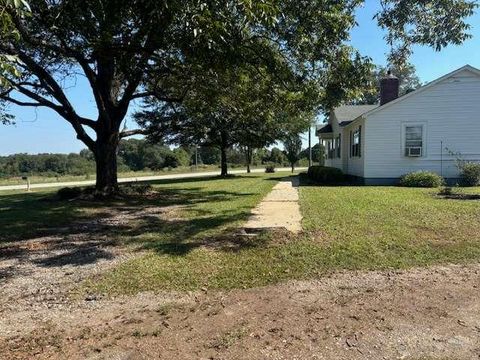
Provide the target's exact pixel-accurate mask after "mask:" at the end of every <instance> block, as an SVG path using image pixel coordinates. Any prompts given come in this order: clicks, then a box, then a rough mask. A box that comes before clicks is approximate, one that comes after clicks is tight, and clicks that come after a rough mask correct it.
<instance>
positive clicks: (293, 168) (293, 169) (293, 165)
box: [291, 162, 295, 173]
mask: <svg viewBox="0 0 480 360" xmlns="http://www.w3.org/2000/svg"><path fill="white" fill-rule="evenodd" d="M291 165H292V173H293V172H294V171H295V163H293V162H292V163H291Z"/></svg>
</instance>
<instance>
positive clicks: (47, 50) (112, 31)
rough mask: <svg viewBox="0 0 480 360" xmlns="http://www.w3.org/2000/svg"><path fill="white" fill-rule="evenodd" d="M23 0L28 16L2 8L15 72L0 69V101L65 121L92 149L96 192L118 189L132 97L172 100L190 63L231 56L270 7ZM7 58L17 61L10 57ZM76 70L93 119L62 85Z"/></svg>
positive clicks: (4, 48) (4, 43)
mask: <svg viewBox="0 0 480 360" xmlns="http://www.w3.org/2000/svg"><path fill="white" fill-rule="evenodd" d="M30 6H31V10H32V13H31V15H30V16H28V17H26V16H22V15H21V14H18V13H17V12H16V11H14V10H13V9H11V8H10V7H6V8H5V14H6V16H7V18H8V21H9V23H10V24H12V25H13V27H14V28H15V30H16V34H10V33H7V32H2V33H0V52H1V53H2V54H5V55H6V56H8V58H6V60H7V63H8V65H10V66H13V67H14V68H15V69H16V70H17V71H16V72H17V74H21V75H20V76H19V77H15V76H12V74H11V72H7V71H2V77H3V78H4V79H5V81H4V82H3V83H2V89H0V98H1V99H3V100H5V101H7V102H10V103H13V104H16V105H18V106H28V107H46V108H49V109H51V110H53V111H55V112H57V113H58V114H59V115H60V116H61V117H62V118H63V119H65V120H66V121H67V122H68V123H70V124H71V126H72V127H73V129H74V130H75V132H76V136H77V138H78V139H79V140H81V141H82V142H84V143H85V145H86V146H87V147H88V148H89V149H90V150H91V151H92V152H93V153H94V155H95V160H96V164H97V180H96V189H97V193H99V194H104V195H108V194H111V193H114V192H116V190H117V160H116V152H117V147H118V144H119V141H120V139H121V138H123V137H126V136H129V135H132V134H135V133H137V132H138V131H136V130H128V131H122V130H121V124H122V122H123V121H124V119H125V116H126V115H127V113H128V110H129V108H130V106H131V104H132V102H133V101H134V100H135V99H141V98H144V97H147V96H149V97H151V96H154V97H156V98H157V99H159V100H162V101H167V102H179V101H181V100H182V96H183V94H184V92H185V91H186V90H187V89H188V87H189V86H190V82H189V76H190V75H189V72H190V71H191V70H192V69H194V68H195V66H196V63H199V62H203V63H208V61H209V57H217V56H218V57H222V56H223V57H225V58H227V57H229V56H231V57H235V56H234V55H233V54H234V50H235V46H234V45H235V44H242V42H241V40H242V39H241V33H240V31H241V29H242V28H244V27H247V28H248V27H251V26H261V25H262V24H264V26H270V25H271V22H272V15H271V14H272V12H273V11H274V8H275V7H274V6H273V5H272V4H271V3H270V1H266V0H265V1H258V2H254V3H252V2H250V1H241V0H238V1H227V2H224V1H221V2H220V1H219V2H217V1H212V2H208V3H202V2H198V1H194V0H191V1H183V0H182V1H179V0H176V1H173V0H171V1H153V0H86V1H76V0H61V1H50V0H32V1H30ZM252 42H253V40H252ZM237 47H238V46H237ZM13 56H15V57H16V59H18V61H16V60H12V61H9V59H13ZM79 74H80V75H82V76H84V77H85V78H86V79H87V81H88V83H89V85H90V88H91V94H90V95H91V97H92V98H93V99H94V101H95V105H96V109H97V112H98V114H97V116H96V117H94V118H87V117H84V116H82V115H80V109H78V108H75V106H74V105H73V102H72V101H71V99H69V97H68V94H67V91H66V89H65V87H66V85H65V84H68V83H69V81H71V80H72V79H74V78H76V77H77V76H78V75H79ZM170 77H175V88H173V87H172V84H171V82H170V80H169V79H170ZM147 83H148V84H149V85H150V86H149V87H148V89H147V88H146V84H147Z"/></svg>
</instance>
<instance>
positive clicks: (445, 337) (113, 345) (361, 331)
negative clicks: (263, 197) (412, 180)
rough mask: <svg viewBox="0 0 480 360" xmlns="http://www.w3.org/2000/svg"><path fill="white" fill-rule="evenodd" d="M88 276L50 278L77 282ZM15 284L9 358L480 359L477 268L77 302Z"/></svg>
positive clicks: (6, 331) (348, 275)
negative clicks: (36, 292) (18, 286)
mask: <svg viewBox="0 0 480 360" xmlns="http://www.w3.org/2000/svg"><path fill="white" fill-rule="evenodd" d="M114 255H115V254H112V257H113V258H115V256H114ZM120 256H123V255H120ZM109 258H110V257H105V258H103V259H102V260H100V261H99V264H100V268H101V267H102V266H108V265H107V264H108V261H109ZM102 264H103V265H102ZM79 266H80V268H77V269H81V266H82V265H79ZM57 269H58V268H57ZM86 269H87V268H84V269H83V270H79V272H78V273H77V275H74V276H73V277H72V275H68V274H64V276H63V277H59V278H62V279H63V280H62V281H63V283H62V281H60V282H59V280H58V279H57V278H55V277H52V278H51V279H53V280H52V281H53V282H54V283H55V281H56V283H58V284H60V283H62V284H63V285H62V286H64V287H68V283H70V284H71V283H72V282H77V281H79V280H80V277H81V275H78V274H84V275H86V274H87V273H89V271H87V270H86ZM64 270H65V269H64ZM65 271H66V270H65ZM82 271H84V272H83V273H82ZM92 271H93V270H92ZM44 275H45V274H43V275H42V274H41V276H44ZM28 276H29V274H25V279H27V278H28ZM25 279H23V281H26V280H25ZM35 279H37V281H40V280H39V277H38V276H37V277H35ZM65 279H67V280H65ZM70 279H72V280H70ZM20 280H21V278H17V280H16V281H20ZM12 281H13V279H12V278H10V279H4V282H3V283H2V285H1V289H0V291H1V292H2V293H1V299H2V302H1V303H0V305H1V308H0V358H1V359H32V358H38V359H178V360H180V359H479V358H480V301H479V295H480V293H479V291H480V265H469V266H444V267H433V268H430V269H414V270H409V271H402V272H344V273H337V274H332V275H331V276H326V277H323V278H321V279H318V280H312V281H293V282H288V283H285V284H281V285H276V286H268V287H263V288H256V289H248V290H235V291H230V292H210V291H206V290H205V291H200V292H197V293H189V294H175V293H164V294H152V293H142V294H138V295H136V296H130V297H127V296H124V297H117V298H113V299H107V298H102V297H101V296H89V297H86V298H84V299H80V300H77V301H72V300H69V299H68V298H67V297H62V296H61V293H62V292H61V291H56V290H55V289H54V290H52V294H50V295H49V294H46V295H45V294H43V295H42V294H41V295H38V294H35V292H31V291H30V292H29V291H28V288H32V289H33V288H35V286H34V285H33V284H34V283H35V281H33V282H32V281H31V282H30V285H28V282H26V283H25V288H24V290H25V291H24V292H22V293H18V292H17V293H14V292H12V291H9V289H10V290H11V284H13V283H12ZM43 281H44V282H47V283H48V282H49V281H50V280H48V279H46V278H44V280H43ZM44 285H45V283H44ZM40 288H42V287H40ZM47 288H48V286H47ZM7 295H8V296H7ZM7 297H8V301H4V300H5V299H7ZM58 299H62V301H58Z"/></svg>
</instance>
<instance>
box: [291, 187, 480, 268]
mask: <svg viewBox="0 0 480 360" xmlns="http://www.w3.org/2000/svg"><path fill="white" fill-rule="evenodd" d="M463 191H465V189H464V190H463ZM468 191H469V193H479V192H480V191H479V189H478V188H477V189H468ZM437 193H438V190H436V189H414V188H401V187H304V188H302V192H301V201H302V211H303V214H304V216H305V219H304V229H305V230H306V231H307V232H309V233H310V234H311V237H312V238H314V239H316V242H317V244H318V246H320V247H321V248H322V251H326V252H327V254H328V256H326V260H325V261H326V264H327V266H328V267H330V268H347V269H382V268H406V267H411V266H423V265H431V264H435V263H445V262H453V263H462V262H466V261H477V260H478V259H480V232H479V231H478V224H479V222H480V201H478V200H449V199H444V198H440V197H438V196H436V194H437Z"/></svg>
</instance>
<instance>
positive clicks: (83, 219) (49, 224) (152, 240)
mask: <svg viewBox="0 0 480 360" xmlns="http://www.w3.org/2000/svg"><path fill="white" fill-rule="evenodd" d="M252 177H253V178H254V177H255V176H238V175H237V176H234V177H231V178H230V177H229V178H226V179H220V178H219V177H211V178H202V179H181V180H179V179H174V180H161V181H154V182H152V184H154V185H155V184H156V185H160V187H158V188H155V190H156V192H155V193H153V194H149V195H145V196H135V197H127V198H124V199H121V200H109V201H106V202H97V201H86V200H74V201H60V200H57V199H56V198H55V197H54V196H53V193H47V194H45V193H43V194H42V193H30V194H7V195H2V196H0V265H1V262H2V261H5V260H12V259H17V260H19V261H20V262H21V261H28V262H29V263H31V264H34V265H35V266H41V267H61V266H66V265H70V266H82V265H87V264H93V263H96V262H97V261H100V260H103V259H111V258H112V257H114V256H115V255H114V253H115V247H118V246H120V245H125V244H127V245H133V246H134V247H135V248H136V249H138V250H153V251H156V252H157V253H159V254H168V255H172V256H184V255H186V254H188V253H189V252H190V251H192V250H193V249H195V248H198V247H201V246H205V247H212V248H215V249H219V250H222V251H239V250H241V249H244V248H248V247H252V246H256V245H257V243H254V242H252V241H249V240H248V239H247V238H245V237H239V236H236V235H235V234H232V229H233V228H235V227H236V224H238V222H239V221H243V220H246V219H247V218H248V216H249V215H250V210H251V207H252V205H251V204H250V203H251V202H250V200H248V199H249V198H251V197H252V196H256V195H258V194H257V193H255V192H252V191H245V190H246V189H247V190H249V187H248V186H247V187H245V186H243V187H240V188H239V189H237V188H235V187H232V186H231V185H228V186H227V189H228V190H225V188H224V189H222V188H221V187H220V189H218V190H215V189H214V187H213V188H212V186H210V185H207V187H202V186H195V185H194V184H192V183H195V182H202V183H203V184H202V185H205V184H208V183H209V182H210V181H218V180H220V181H234V180H237V181H239V180H240V181H241V180H242V179H247V178H249V179H251V178H252ZM262 180H264V181H277V180H278V178H275V177H271V178H265V177H262ZM182 184H183V185H185V186H180V185H182ZM0 270H1V266H0ZM12 273H13V272H12V271H9V272H8V274H10V275H12ZM4 275H6V274H4Z"/></svg>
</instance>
